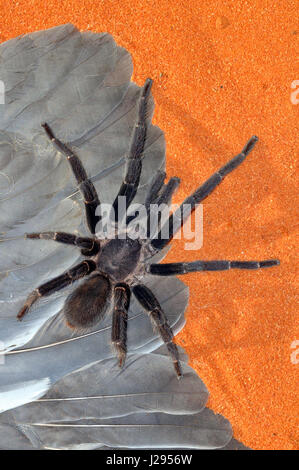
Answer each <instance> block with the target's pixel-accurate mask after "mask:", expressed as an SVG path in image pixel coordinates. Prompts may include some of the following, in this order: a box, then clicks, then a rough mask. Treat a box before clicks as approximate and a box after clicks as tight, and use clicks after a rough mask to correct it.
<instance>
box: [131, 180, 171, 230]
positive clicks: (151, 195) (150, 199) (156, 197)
mask: <svg viewBox="0 0 299 470" xmlns="http://www.w3.org/2000/svg"><path fill="white" fill-rule="evenodd" d="M162 175H163V180H162ZM157 176H159V177H160V178H159V179H160V181H159V179H158V177H156V179H155V180H154V183H157V184H153V186H152V187H151V188H150V190H149V192H148V196H147V198H146V201H145V208H146V214H147V221H146V223H147V235H146V237H147V238H152V237H153V236H154V234H155V233H157V231H158V230H159V228H160V222H161V212H158V211H157V207H160V208H163V205H165V206H168V205H169V204H171V199H172V196H173V195H174V193H175V192H176V190H177V188H178V187H179V185H180V179H179V178H177V177H176V176H175V177H173V178H170V180H169V181H168V183H167V184H164V185H163V181H164V179H165V177H166V175H165V173H162V172H158V175H157ZM158 183H159V186H160V188H159V190H157V188H158ZM160 183H162V184H161V185H160ZM162 186H163V187H162ZM156 215H158V217H156ZM134 218H135V215H129V217H127V225H128V224H129V223H130V222H131V221H132V220H134Z"/></svg>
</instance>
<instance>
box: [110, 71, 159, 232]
mask: <svg viewBox="0 0 299 470" xmlns="http://www.w3.org/2000/svg"><path fill="white" fill-rule="evenodd" d="M152 84H153V81H152V80H151V79H150V78H147V79H146V81H145V83H144V86H143V88H142V90H141V95H140V98H139V104H138V111H137V121H136V124H135V126H134V130H133V134H132V140H131V144H130V148H129V153H128V155H127V164H126V172H125V176H124V178H123V182H122V184H121V187H120V189H119V192H118V194H117V196H116V198H115V200H114V202H113V210H114V217H115V222H116V223H117V222H119V220H118V216H119V214H118V207H119V205H118V202H119V201H118V198H119V196H125V198H126V210H127V209H128V207H129V205H130V204H131V202H132V201H133V199H134V197H135V195H136V192H137V189H138V186H139V181H140V175H141V170H142V160H141V157H142V154H143V150H144V145H145V141H146V135H147V123H146V118H147V105H148V101H149V97H150V91H151V88H152ZM123 215H125V214H123Z"/></svg>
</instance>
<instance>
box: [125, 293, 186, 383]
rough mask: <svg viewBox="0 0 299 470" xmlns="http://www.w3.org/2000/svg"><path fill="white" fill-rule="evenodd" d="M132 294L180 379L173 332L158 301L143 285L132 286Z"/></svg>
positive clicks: (179, 365) (179, 367)
mask: <svg viewBox="0 0 299 470" xmlns="http://www.w3.org/2000/svg"><path fill="white" fill-rule="evenodd" d="M133 294H134V295H135V297H136V299H137V300H138V302H139V303H140V304H141V305H142V307H143V308H144V309H145V310H146V311H147V313H148V315H149V317H150V319H151V322H152V325H153V327H154V329H155V330H157V331H158V333H159V334H160V336H161V338H162V340H163V341H164V343H165V344H166V347H167V349H168V354H169V355H170V357H171V359H172V361H173V366H174V369H175V372H176V374H177V376H178V378H180V377H182V375H183V374H182V368H181V363H180V360H179V352H178V349H177V347H176V345H175V343H174V342H173V332H172V329H171V327H170V325H169V323H168V320H167V317H166V315H165V313H164V312H163V310H162V308H161V306H160V304H159V302H158V300H157V299H156V297H155V296H154V294H153V293H152V291H151V290H150V289H149V288H148V287H146V286H145V285H143V284H138V285H136V286H133Z"/></svg>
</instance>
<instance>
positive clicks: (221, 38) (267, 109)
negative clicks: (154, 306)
mask: <svg viewBox="0 0 299 470" xmlns="http://www.w3.org/2000/svg"><path fill="white" fill-rule="evenodd" d="M296 18H297V19H298V4H297V2H296V1H295V0H294V1H292V0H284V1H280V2H272V1H269V0H253V1H247V2H243V1H242V0H229V1H223V0H222V1H221V0H213V1H208V0H201V1H199V0H198V1H196V0H193V1H190V2H185V1H179V0H149V1H142V0H134V1H133V2H132V0H122V1H108V0H102V1H91V0H77V1H76V0H69V1H59V2H56V1H53V0H47V1H46V2H45V1H42V0H40V1H37V0H19V1H17V2H16V1H1V19H0V40H1V41H5V40H7V39H10V38H12V37H15V36H17V35H20V34H23V33H27V32H30V31H35V30H39V29H45V28H49V27H52V26H56V25H58V24H62V23H67V22H72V23H74V24H75V25H76V26H77V27H78V28H80V29H81V30H92V31H98V32H102V31H108V32H110V33H112V34H113V36H114V37H115V39H116V40H117V42H118V43H119V44H120V45H122V46H124V47H125V48H127V49H128V50H129V51H130V52H131V54H132V56H133V60H134V67H135V69H134V70H135V71H134V76H133V79H134V80H135V81H137V83H138V84H140V85H141V84H142V83H143V81H144V79H145V78H146V77H148V76H150V77H152V78H153V79H154V80H155V84H154V88H153V94H154V97H155V101H156V111H155V117H154V122H155V123H156V124H158V125H159V126H160V127H161V128H162V129H164V131H165V135H166V141H167V171H168V176H174V175H179V176H180V177H181V178H182V184H181V188H180V190H179V192H178V194H177V197H176V201H179V200H182V198H184V197H186V196H187V195H188V194H189V193H190V192H191V191H192V190H194V189H195V187H196V186H197V185H198V184H199V183H200V182H202V181H203V180H204V179H205V178H207V177H208V176H209V175H210V174H211V173H212V172H213V171H214V170H216V169H217V168H218V167H219V166H220V165H222V164H223V163H224V162H226V161H227V160H228V159H230V158H231V157H232V156H233V155H234V154H236V153H237V152H238V151H239V150H240V149H241V148H242V146H243V144H244V143H245V142H246V141H247V139H248V138H249V137H250V136H251V135H252V134H257V135H258V136H259V137H260V142H259V143H258V145H257V147H256V149H255V150H254V152H253V153H252V154H251V155H250V157H249V158H248V160H247V161H246V163H245V164H243V165H242V166H241V167H240V168H239V169H238V170H236V171H235V172H234V173H233V174H232V175H230V176H229V177H228V178H227V179H226V180H225V182H224V183H222V185H221V186H220V187H219V188H218V189H217V190H216V191H215V192H214V193H213V195H211V196H210V197H209V198H208V199H207V200H206V201H205V203H204V243H203V248H202V249H201V250H198V251H197V252H194V251H184V243H183V241H181V242H179V241H176V242H175V246H174V248H173V249H172V251H171V253H170V254H169V256H168V258H167V260H168V261H174V260H178V261H181V260H194V259H197V258H202V259H217V258H218V259H225V258H226V259H267V258H274V257H277V258H279V259H280V260H281V266H280V267H279V268H273V269H269V270H261V271H258V272H248V271H230V272H222V273H206V274H193V275H189V277H187V276H185V277H184V278H183V277H182V279H183V280H184V281H185V282H186V283H187V284H188V285H189V286H190V290H191V297H190V303H189V307H188V311H187V325H186V327H185V328H184V330H183V332H182V333H180V334H179V335H178V337H177V341H178V343H179V344H181V345H183V346H184V347H185V348H186V350H187V352H188V354H189V355H190V362H191V365H192V366H193V367H194V368H195V369H196V370H197V371H198V374H199V375H200V377H202V379H203V380H204V382H205V383H206V385H207V386H208V388H209V390H210V400H209V406H210V407H211V408H212V409H213V410H215V411H217V412H219V413H222V414H223V415H224V416H226V417H227V418H228V419H229V420H230V422H231V423H232V425H233V428H234V433H235V437H236V438H237V439H240V440H241V441H242V442H243V443H245V444H246V445H248V446H250V447H252V448H254V449H298V447H299V446H298V441H299V434H298V415H299V409H298V369H299V363H298V364H297V365H296V364H293V363H292V361H291V354H292V352H293V353H294V350H292V348H291V344H292V343H293V342H294V341H295V340H296V339H299V331H298V319H297V315H296V313H297V311H296V291H297V289H296V288H297V282H296V277H295V276H296V268H295V265H296V263H295V256H296V244H295V242H296V232H298V230H296V215H297V214H296V212H295V211H296V207H297V206H298V201H297V203H296V196H297V194H296V193H297V191H296V190H297V187H298V181H297V187H296V171H295V170H296V156H297V155H298V147H297V146H296V137H298V111H299V104H298V105H296V104H292V102H291V99H290V96H291V92H292V91H293V90H292V89H291V83H292V82H293V81H294V80H296V79H299V74H298V68H296V54H295V50H296V45H297V51H298V37H299V29H298V24H296ZM297 98H299V94H298V96H297ZM297 142H298V140H297ZM297 175H298V173H297ZM296 323H297V325H296ZM297 348H298V349H299V347H298V346H297ZM296 358H297V362H299V353H298V354H297V356H296V352H295V353H294V355H293V359H295V360H294V361H293V362H296ZM296 379H297V387H296Z"/></svg>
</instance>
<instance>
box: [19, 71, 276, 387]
mask: <svg viewBox="0 0 299 470" xmlns="http://www.w3.org/2000/svg"><path fill="white" fill-rule="evenodd" d="M151 87H152V80H151V79H147V80H146V81H145V84H144V86H143V88H142V89H141V93H140V97H139V101H138V106H137V119H136V124H135V126H134V129H133V132H132V140H131V144H130V148H129V151H128V155H127V160H126V171H125V176H124V178H123V181H122V184H121V187H120V189H119V192H118V194H117V196H116V198H115V200H114V203H113V208H114V209H117V206H118V197H119V196H124V197H125V198H126V199H125V201H126V206H127V208H128V207H129V206H130V204H131V203H132V201H133V199H134V197H135V195H136V192H137V190H138V187H139V181H140V174H141V169H142V155H143V150H144V146H145V140H146V134H147V127H148V125H147V120H146V117H147V107H148V101H149V96H150V91H151ZM42 127H43V128H44V130H45V132H46V135H47V136H48V138H49V139H50V140H51V141H52V143H53V144H54V145H55V147H56V148H57V149H58V150H59V151H60V152H61V153H62V154H64V155H65V156H66V157H67V159H68V161H69V163H70V165H71V168H72V171H73V174H74V176H75V178H76V180H77V183H78V186H79V189H80V191H81V193H82V195H83V198H84V204H85V215H86V221H87V226H88V228H89V231H90V233H91V237H80V236H76V235H73V234H70V233H65V232H41V233H28V234H25V238H27V239H47V240H54V241H56V242H60V243H64V244H66V245H75V246H76V247H78V248H79V249H80V250H81V254H82V255H83V256H84V257H86V259H84V260H83V261H82V262H80V263H79V264H77V265H76V266H74V267H72V268H71V269H69V270H68V271H67V272H65V273H63V274H61V275H60V276H57V277H55V278H54V279H52V280H50V281H48V282H46V283H44V284H42V285H40V286H39V287H37V288H36V289H35V290H34V291H33V292H31V293H30V295H29V296H28V298H27V300H26V302H25V304H24V306H23V307H22V308H21V310H20V311H19V313H18V315H17V317H18V319H19V320H21V319H22V318H23V317H24V315H25V314H26V313H27V312H28V310H29V309H30V307H31V306H32V304H33V303H34V302H35V301H37V300H38V299H39V298H41V297H44V296H48V295H51V294H52V293H54V292H56V291H58V290H60V289H63V288H64V287H66V286H68V285H70V284H72V283H73V282H74V281H77V280H79V279H81V278H83V277H85V276H88V278H87V280H86V281H85V282H82V283H81V284H80V285H79V286H78V287H77V288H76V289H75V290H74V291H73V292H72V293H71V294H70V295H69V296H68V297H67V299H66V301H65V305H64V316H65V320H66V323H67V325H68V326H69V327H70V328H73V329H80V328H87V327H91V326H93V325H95V324H96V323H98V322H100V321H101V320H102V318H103V317H104V315H105V314H106V312H107V311H108V310H109V307H110V306H111V305H113V313H112V333H111V342H112V345H113V346H114V348H115V352H116V355H117V357H118V364H119V366H120V367H122V366H123V365H124V363H125V359H126V354H127V344H126V343H127V319H128V310H129V306H130V297H131V294H133V295H134V296H135V297H136V299H137V301H138V302H139V303H140V304H141V306H142V307H143V309H144V310H145V311H146V313H147V314H148V316H149V318H150V320H151V322H152V324H153V327H154V329H156V330H157V331H158V333H159V334H160V336H161V338H162V340H163V341H164V343H165V344H166V346H167V350H168V354H169V355H170V357H171V359H172V361H173V365H174V369H175V372H176V374H177V376H178V378H180V377H181V376H182V368H181V364H180V359H179V354H178V349H177V347H176V345H175V343H174V342H173V332H172V329H171V327H170V325H169V323H168V320H167V317H166V315H165V313H164V312H163V310H162V308H161V306H160V304H159V301H158V299H157V298H156V297H155V296H154V294H153V293H152V292H151V290H150V289H149V288H148V287H146V286H145V285H143V284H142V283H141V282H140V281H141V280H142V277H143V276H144V275H145V274H146V273H150V274H152V275H156V276H172V275H177V274H185V273H190V272H196V271H200V272H202V271H222V270H227V269H235V268H237V269H259V268H267V267H271V266H275V265H278V264H279V261H278V260H275V259H272V260H265V261H226V260H223V261H202V260H198V261H193V262H185V263H184V262H182V263H166V264H153V263H150V262H149V261H148V260H149V259H150V258H151V257H152V256H153V255H155V254H158V253H159V252H161V250H162V249H163V248H165V247H166V246H167V245H168V244H169V242H171V240H172V238H173V237H174V235H175V233H176V232H177V231H178V227H177V228H176V227H175V223H174V214H169V216H168V217H169V218H168V221H167V222H168V224H169V225H168V227H169V230H168V236H167V237H166V238H165V237H162V230H161V227H160V231H159V233H158V236H157V237H155V238H154V237H151V236H150V235H149V234H148V236H147V238H145V239H143V240H141V239H140V238H139V239H138V238H137V239H132V238H129V237H125V238H120V237H117V236H116V237H115V238H113V239H104V240H103V239H99V238H97V237H96V235H95V233H96V225H97V223H98V222H99V220H100V217H99V216H98V215H96V209H97V207H98V206H100V200H99V197H98V195H97V192H96V189H95V187H94V185H93V183H92V182H91V180H90V179H89V178H88V176H87V173H86V171H85V169H84V167H83V165H82V163H81V161H80V159H79V157H78V156H77V155H75V153H74V152H73V151H72V150H71V148H70V147H69V146H67V145H66V144H64V143H63V142H61V141H60V140H59V139H58V138H57V137H56V136H55V135H54V133H53V131H52V129H51V127H50V126H49V125H48V124H47V123H44V124H42ZM257 140H258V138H257V137H256V136H253V137H251V139H250V140H249V141H248V142H247V144H246V145H245V147H244V148H243V150H242V151H241V153H239V154H238V155H237V156H235V157H234V158H232V160H230V161H229V162H228V163H227V164H226V165H224V166H223V167H222V168H220V169H219V170H218V171H217V172H216V173H214V174H213V175H212V176H211V177H210V178H209V179H208V180H207V181H206V182H205V183H203V184H202V185H201V186H199V187H198V188H197V189H196V190H195V191H194V192H193V194H191V195H190V196H189V197H188V198H187V199H186V200H185V201H184V203H183V204H182V205H181V206H180V210H181V211H183V205H184V204H189V206H190V208H191V211H193V210H194V209H195V207H196V205H197V204H199V203H200V202H201V201H203V200H204V199H205V198H206V197H207V196H209V195H210V194H211V192H212V191H213V190H214V189H215V188H216V187H217V186H218V185H219V184H220V183H221V181H222V180H223V178H224V177H225V176H226V175H227V174H229V173H230V172H232V171H233V170H235V169H236V168H237V167H238V166H239V165H240V164H241V163H242V162H243V161H244V160H245V158H246V157H247V155H248V154H249V153H250V152H251V150H252V149H253V148H254V146H255V144H256V142H257ZM165 178H166V174H165V173H163V172H161V171H157V172H156V174H155V175H154V177H153V179H152V183H151V185H150V187H149V189H148V192H147V197H146V204H145V205H146V207H147V210H148V215H149V207H150V205H151V204H152V203H158V204H162V203H169V201H170V200H171V197H172V195H173V194H174V191H175V190H176V188H177V187H178V185H179V182H180V181H179V178H176V177H173V178H170V179H169V181H168V183H167V184H164V180H165ZM116 212H117V211H116ZM117 222H118V219H117V220H116V223H117ZM183 224H184V217H182V221H181V226H182V225H183ZM116 227H117V224H116Z"/></svg>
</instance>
